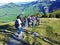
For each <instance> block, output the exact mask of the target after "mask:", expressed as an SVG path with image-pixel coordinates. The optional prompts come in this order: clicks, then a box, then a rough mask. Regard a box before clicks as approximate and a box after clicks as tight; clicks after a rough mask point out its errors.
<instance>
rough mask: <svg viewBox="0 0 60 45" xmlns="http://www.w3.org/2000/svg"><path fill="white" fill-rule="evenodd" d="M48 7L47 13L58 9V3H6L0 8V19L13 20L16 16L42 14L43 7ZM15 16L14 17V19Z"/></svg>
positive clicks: (59, 2) (43, 11)
mask: <svg viewBox="0 0 60 45" xmlns="http://www.w3.org/2000/svg"><path fill="white" fill-rule="evenodd" d="M45 6H48V7H49V12H52V11H53V10H54V9H57V8H60V1H59V0H58V1H47V2H46V1H42V2H38V1H34V2H17V3H13V2H11V3H7V4H4V5H1V6H0V17H1V18H0V19H3V17H4V19H5V18H7V19H8V17H11V16H12V17H11V18H13V19H15V17H16V16H17V15H21V16H22V17H24V16H28V15H35V14H36V13H39V14H44V13H45V10H44V7H45ZM14 16H15V17H14ZM9 19H10V18H9Z"/></svg>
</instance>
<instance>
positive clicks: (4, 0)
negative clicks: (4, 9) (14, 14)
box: [0, 0, 36, 3]
mask: <svg viewBox="0 0 60 45" xmlns="http://www.w3.org/2000/svg"><path fill="white" fill-rule="evenodd" d="M31 1H36V0H0V3H10V2H31Z"/></svg>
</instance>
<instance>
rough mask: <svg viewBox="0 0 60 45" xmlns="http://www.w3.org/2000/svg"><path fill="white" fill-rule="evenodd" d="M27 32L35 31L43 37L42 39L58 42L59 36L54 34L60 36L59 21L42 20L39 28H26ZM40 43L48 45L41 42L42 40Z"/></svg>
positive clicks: (54, 19)
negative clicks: (46, 38)
mask: <svg viewBox="0 0 60 45" xmlns="http://www.w3.org/2000/svg"><path fill="white" fill-rule="evenodd" d="M28 30H31V31H33V32H34V31H36V32H38V33H39V34H40V35H42V36H44V37H48V38H50V39H53V40H55V41H58V42H60V36H56V35H55V33H57V34H58V35H60V19H56V18H42V19H41V23H40V25H39V26H36V27H35V28H33V29H32V28H28ZM40 42H41V43H42V44H43V45H48V44H46V43H45V42H43V41H42V40H40Z"/></svg>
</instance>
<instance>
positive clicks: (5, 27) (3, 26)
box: [0, 24, 16, 31]
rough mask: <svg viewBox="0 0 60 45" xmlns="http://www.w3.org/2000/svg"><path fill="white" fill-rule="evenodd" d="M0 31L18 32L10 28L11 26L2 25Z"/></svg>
mask: <svg viewBox="0 0 60 45" xmlns="http://www.w3.org/2000/svg"><path fill="white" fill-rule="evenodd" d="M0 30H9V31H16V29H15V28H13V26H10V25H9V24H6V25H0Z"/></svg>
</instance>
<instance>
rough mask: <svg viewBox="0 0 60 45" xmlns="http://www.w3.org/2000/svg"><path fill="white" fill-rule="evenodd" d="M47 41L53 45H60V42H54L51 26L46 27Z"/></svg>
mask: <svg viewBox="0 0 60 45" xmlns="http://www.w3.org/2000/svg"><path fill="white" fill-rule="evenodd" d="M46 33H47V37H48V38H47V39H48V40H50V41H51V42H53V43H55V44H60V42H58V41H56V40H54V37H56V36H55V34H54V33H53V28H52V27H51V26H47V27H46Z"/></svg>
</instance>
